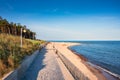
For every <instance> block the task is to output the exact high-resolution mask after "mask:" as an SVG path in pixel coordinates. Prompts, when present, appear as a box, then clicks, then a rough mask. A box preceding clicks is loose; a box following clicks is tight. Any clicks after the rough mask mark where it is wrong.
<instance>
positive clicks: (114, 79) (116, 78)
mask: <svg viewBox="0 0 120 80" xmlns="http://www.w3.org/2000/svg"><path fill="white" fill-rule="evenodd" d="M71 43H72V42H71ZM79 45H80V44H79ZM73 46H76V45H73ZM70 47H71V46H68V47H67V48H68V49H69V50H70V51H72V52H73V53H74V54H75V55H77V56H78V57H79V58H80V59H81V60H83V63H84V64H85V65H86V66H87V67H88V68H89V69H90V68H91V67H92V68H94V69H96V70H97V71H98V72H100V73H101V74H103V75H104V76H105V77H106V78H107V79H108V80H119V79H120V76H119V75H118V74H115V73H112V72H111V71H109V70H107V69H105V68H102V67H101V66H99V65H96V64H94V63H91V62H90V61H88V59H87V58H85V57H84V56H83V55H81V54H79V53H77V52H76V51H75V50H72V49H70ZM90 70H91V71H93V70H92V69H90ZM93 72H94V71H93ZM117 75H118V76H117Z"/></svg>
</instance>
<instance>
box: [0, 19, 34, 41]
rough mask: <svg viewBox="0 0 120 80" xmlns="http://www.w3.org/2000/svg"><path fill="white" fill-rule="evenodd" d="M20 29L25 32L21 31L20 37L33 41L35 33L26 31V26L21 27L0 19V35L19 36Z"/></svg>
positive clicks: (18, 24)
mask: <svg viewBox="0 0 120 80" xmlns="http://www.w3.org/2000/svg"><path fill="white" fill-rule="evenodd" d="M21 28H22V29H23V30H26V32H23V31H22V35H23V37H24V38H27V39H35V35H36V33H35V32H32V31H31V30H29V29H27V27H26V25H21V24H20V23H13V22H8V21H7V20H6V19H3V18H2V17H0V33H6V34H11V35H15V36H20V35H21Z"/></svg>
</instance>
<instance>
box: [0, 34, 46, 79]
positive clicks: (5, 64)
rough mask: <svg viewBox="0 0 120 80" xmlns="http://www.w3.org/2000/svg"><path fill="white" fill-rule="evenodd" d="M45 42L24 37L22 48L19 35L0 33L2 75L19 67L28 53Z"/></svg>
mask: <svg viewBox="0 0 120 80" xmlns="http://www.w3.org/2000/svg"><path fill="white" fill-rule="evenodd" d="M44 42H45V41H37V40H30V39H24V38H23V46H22V48H21V47H20V37H19V36H12V35H7V34H0V72H1V73H0V77H2V76H3V75H4V74H6V73H8V72H9V71H11V70H13V69H15V68H17V67H18V66H19V65H20V63H21V62H22V61H23V59H24V58H25V56H26V55H31V54H32V53H33V52H34V51H35V50H37V49H38V48H39V45H40V44H43V43H44Z"/></svg>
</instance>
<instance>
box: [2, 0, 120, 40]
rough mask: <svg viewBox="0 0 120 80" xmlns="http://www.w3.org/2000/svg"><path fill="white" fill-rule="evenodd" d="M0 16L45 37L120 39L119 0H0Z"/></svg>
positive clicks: (59, 38) (40, 36) (44, 38)
mask: <svg viewBox="0 0 120 80" xmlns="http://www.w3.org/2000/svg"><path fill="white" fill-rule="evenodd" d="M0 16H2V17H3V18H6V19H7V20H8V21H9V22H15V23H21V24H23V25H27V28H29V29H31V30H32V31H34V32H36V33H37V35H36V37H37V38H38V39H43V40H120V0H0Z"/></svg>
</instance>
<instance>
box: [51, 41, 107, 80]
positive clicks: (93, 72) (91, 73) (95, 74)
mask: <svg viewBox="0 0 120 80" xmlns="http://www.w3.org/2000/svg"><path fill="white" fill-rule="evenodd" d="M53 45H54V46H55V48H56V49H57V50H58V51H59V52H60V53H61V54H62V55H64V56H65V57H66V58H67V59H68V60H69V61H71V62H72V63H73V64H74V65H75V66H76V67H77V68H78V69H79V70H80V71H81V72H82V73H83V74H84V75H85V76H87V77H88V78H89V79H90V80H107V78H106V77H105V76H104V75H103V74H102V72H101V71H100V70H98V69H96V68H94V67H92V66H90V65H88V64H87V63H86V59H85V58H84V57H82V56H80V55H76V54H74V52H72V51H71V50H69V49H68V47H69V46H73V45H79V44H78V43H59V42H55V43H53Z"/></svg>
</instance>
